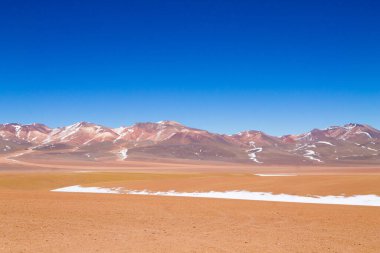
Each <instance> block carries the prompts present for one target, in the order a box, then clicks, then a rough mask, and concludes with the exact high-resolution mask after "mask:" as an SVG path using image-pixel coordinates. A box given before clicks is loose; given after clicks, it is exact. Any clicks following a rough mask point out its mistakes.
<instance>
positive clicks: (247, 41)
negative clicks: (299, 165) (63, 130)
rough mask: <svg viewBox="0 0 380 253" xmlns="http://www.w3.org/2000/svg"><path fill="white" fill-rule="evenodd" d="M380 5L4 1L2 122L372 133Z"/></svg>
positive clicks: (378, 123) (379, 99)
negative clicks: (351, 126)
mask: <svg viewBox="0 0 380 253" xmlns="http://www.w3.org/2000/svg"><path fill="white" fill-rule="evenodd" d="M379 13H380V2H379V1H376V0H374V1H368V0H363V1H350V0H345V1H343V0H341V1H337V0H330V1H324V0H321V1H283V0H278V1H274V0H268V1H254V0H252V1H248V0H247V1H245V0H242V1H232V0H231V1H223V0H221V1H214V0H212V1H209V0H189V1H184V0H175V1H164V0H161V1H152V0H151V1H146V0H130V1H125V0H124V1H116V0H110V1H99V0H89V1H82V0H76V1H73V0H66V1H51V0H49V1H47V0H40V1H22V0H2V1H1V6H0V24H1V25H0V108H1V110H0V122H2V123H6V122H18V123H33V122H41V123H44V124H47V125H48V126H51V127H57V126H64V125H69V124H73V123H75V122H78V121H89V122H95V123H98V124H102V125H105V126H109V127H118V126H122V125H124V126H127V125H131V124H134V123H136V122H146V121H150V122H155V121H159V120H174V121H178V122H181V123H183V124H185V125H188V126H192V127H197V128H202V129H206V130H209V131H212V132H217V133H227V134H230V133H235V132H239V131H243V130H248V129H255V130H263V131H264V132H267V133H269V134H273V135H283V134H288V133H302V132H306V131H309V130H310V129H313V128H325V127H328V126H331V125H342V124H346V123H350V122H354V123H365V124H369V125H372V126H374V127H376V128H380V15H379Z"/></svg>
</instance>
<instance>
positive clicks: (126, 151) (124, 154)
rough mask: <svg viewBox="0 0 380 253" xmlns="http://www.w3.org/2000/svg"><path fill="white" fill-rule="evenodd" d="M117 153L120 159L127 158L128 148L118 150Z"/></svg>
mask: <svg viewBox="0 0 380 253" xmlns="http://www.w3.org/2000/svg"><path fill="white" fill-rule="evenodd" d="M119 155H120V158H121V160H125V159H127V158H128V149H127V148H126V149H122V150H120V152H119Z"/></svg>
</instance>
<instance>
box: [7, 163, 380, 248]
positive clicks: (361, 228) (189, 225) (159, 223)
mask: <svg viewBox="0 0 380 253" xmlns="http://www.w3.org/2000/svg"><path fill="white" fill-rule="evenodd" d="M218 168H219V169H218ZM264 172H265V173H276V172H277V173H279V172H281V173H296V174H297V175H298V176H294V177H259V176H255V175H254V174H257V173H264ZM77 184H80V185H83V186H103V187H124V188H126V189H147V190H176V191H209V190H218V191H221V190H250V191H265V192H273V193H287V194H298V195H307V194H312V195H329V194H331V195H339V194H345V195H355V194H377V195H380V168H379V169H377V168H370V167H368V168H327V167H325V168H318V167H299V168H294V167H293V168H292V167H289V168H285V167H284V168H281V167H268V168H255V167H248V166H245V165H242V166H239V165H237V164H208V163H204V164H191V163H188V164H165V163H152V164H150V166H149V163H146V162H145V163H142V162H141V163H139V162H130V163H127V165H125V164H124V166H122V164H116V163H115V164H103V165H102V164H92V163H89V164H69V163H66V164H50V165H49V164H44V165H38V164H35V163H32V162H30V163H23V162H15V161H9V160H7V161H6V160H4V159H3V160H1V164H0V219H1V223H0V252H41V253H43V252H46V253H54V252H70V253H72V252H355V253H356V252H374V253H375V252H380V239H379V234H380V215H379V213H380V208H379V207H365V206H343V205H318V204H297V203H280V202H260V201H245V200H225V199H201V198H183V197H158V196H132V195H112V194H91V193H62V192H50V190H52V189H56V188H59V187H65V186H71V185H77Z"/></svg>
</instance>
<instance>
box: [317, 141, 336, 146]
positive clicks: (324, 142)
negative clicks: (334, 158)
mask: <svg viewBox="0 0 380 253" xmlns="http://www.w3.org/2000/svg"><path fill="white" fill-rule="evenodd" d="M317 143H320V144H326V145H330V146H335V145H334V144H332V143H331V142H328V141H317Z"/></svg>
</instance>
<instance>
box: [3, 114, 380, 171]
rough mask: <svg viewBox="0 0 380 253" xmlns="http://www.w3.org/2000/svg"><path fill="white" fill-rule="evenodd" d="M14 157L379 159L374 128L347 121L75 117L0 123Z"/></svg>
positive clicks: (274, 161)
mask: <svg viewBox="0 0 380 253" xmlns="http://www.w3.org/2000/svg"><path fill="white" fill-rule="evenodd" d="M13 153H14V154H15V156H17V159H26V160H27V159H33V160H41V159H43V160H73V161H76V160H78V161H94V162H95V161H125V160H152V161H159V160H174V159H175V160H178V159H184V160H202V161H219V162H234V163H251V164H253V165H337V166H338V165H379V164H380V131H379V130H377V129H375V128H373V127H371V126H368V125H364V124H353V123H350V124H347V125H344V126H332V127H329V128H326V129H314V130H312V131H310V132H307V133H302V134H291V135H284V136H271V135H268V134H266V133H264V132H262V131H256V130H250V131H244V132H240V133H237V134H233V135H226V134H217V133H211V132H208V131H206V130H201V129H196V128H191V127H187V126H184V125H182V124H180V123H178V122H174V121H160V122H157V123H152V122H147V123H137V124H135V125H133V126H126V127H119V128H108V127H105V126H101V125H97V124H94V123H88V122H79V123H76V124H73V125H70V126H66V127H60V128H49V127H48V126H46V125H43V124H37V123H34V124H28V125H23V124H17V123H9V124H0V155H8V156H12V154H13Z"/></svg>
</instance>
